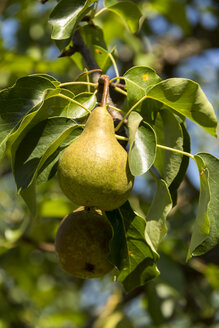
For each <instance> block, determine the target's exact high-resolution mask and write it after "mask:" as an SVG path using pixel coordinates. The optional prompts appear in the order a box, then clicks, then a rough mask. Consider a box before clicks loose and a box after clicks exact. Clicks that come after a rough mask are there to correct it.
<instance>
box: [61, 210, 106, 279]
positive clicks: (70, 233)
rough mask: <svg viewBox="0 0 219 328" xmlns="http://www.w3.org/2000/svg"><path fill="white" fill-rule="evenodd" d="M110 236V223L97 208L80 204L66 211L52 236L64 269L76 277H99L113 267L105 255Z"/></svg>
mask: <svg viewBox="0 0 219 328" xmlns="http://www.w3.org/2000/svg"><path fill="white" fill-rule="evenodd" d="M111 238H112V227H111V225H110V223H109V221H108V219H107V218H106V216H105V215H104V214H103V213H102V212H101V211H100V210H99V211H98V210H95V209H93V208H91V209H86V208H85V209H84V208H83V207H82V208H80V209H78V210H76V211H74V212H73V213H71V214H69V215H67V216H66V217H65V218H64V219H63V220H62V222H61V224H60V226H59V228H58V231H57V234H56V239H55V247H56V252H57V254H58V257H59V260H60V263H61V265H62V267H63V269H64V270H65V271H67V272H68V273H70V274H72V275H73V276H75V277H77V278H82V279H87V278H97V277H102V276H103V275H105V274H106V273H108V272H109V271H110V270H112V269H113V265H112V264H111V263H110V262H109V260H108V259H107V257H108V255H109V242H110V240H111Z"/></svg>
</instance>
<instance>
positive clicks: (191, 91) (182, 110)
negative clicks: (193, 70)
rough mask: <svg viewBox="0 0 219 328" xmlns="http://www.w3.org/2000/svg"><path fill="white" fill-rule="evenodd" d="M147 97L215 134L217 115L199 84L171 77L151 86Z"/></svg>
mask: <svg viewBox="0 0 219 328" xmlns="http://www.w3.org/2000/svg"><path fill="white" fill-rule="evenodd" d="M148 97H149V98H152V99H154V100H158V101H160V102H161V103H163V104H164V105H165V106H167V107H168V108H169V109H171V110H173V111H174V112H177V113H179V114H181V115H183V116H185V117H187V118H189V119H190V120H192V121H194V122H195V123H197V124H199V125H200V126H202V127H203V128H204V129H205V130H206V131H207V132H209V133H210V134H211V135H213V136H216V135H217V134H216V127H217V117H216V115H215V112H214V109H213V107H212V105H211V103H210V102H209V101H208V99H207V97H206V96H205V94H204V92H203V91H202V89H201V88H200V86H199V85H198V84H197V83H196V82H194V81H191V80H187V79H179V78H172V79H168V80H165V81H162V82H160V83H158V84H157V85H155V86H154V87H152V88H151V89H150V90H149V92H148Z"/></svg>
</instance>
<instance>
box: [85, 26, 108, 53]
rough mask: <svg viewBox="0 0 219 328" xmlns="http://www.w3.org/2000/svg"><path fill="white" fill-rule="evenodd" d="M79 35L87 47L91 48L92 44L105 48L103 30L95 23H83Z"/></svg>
mask: <svg viewBox="0 0 219 328" xmlns="http://www.w3.org/2000/svg"><path fill="white" fill-rule="evenodd" d="M79 31H80V35H81V37H82V38H83V40H84V42H85V44H86V45H87V46H88V48H89V49H93V47H94V45H96V46H100V47H101V48H104V49H106V43H105V41H104V35H103V31H102V29H101V28H100V27H98V26H96V25H85V26H82V27H80V29H79Z"/></svg>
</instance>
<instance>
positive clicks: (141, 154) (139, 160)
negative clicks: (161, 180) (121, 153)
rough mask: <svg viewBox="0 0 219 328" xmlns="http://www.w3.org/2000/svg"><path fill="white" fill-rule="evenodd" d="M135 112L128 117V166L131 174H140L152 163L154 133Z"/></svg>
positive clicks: (154, 148) (154, 150) (154, 147)
mask: <svg viewBox="0 0 219 328" xmlns="http://www.w3.org/2000/svg"><path fill="white" fill-rule="evenodd" d="M142 120H143V118H142V117H141V115H140V114H138V113H137V112H132V113H131V114H130V115H129V118H128V129H129V143H130V147H129V155H128V160H129V167H130V171H131V173H132V175H134V176H137V175H142V174H144V173H145V172H147V171H148V170H149V168H150V167H151V165H152V164H153V163H154V160H155V155H156V135H155V133H154V131H153V129H152V128H151V127H150V125H149V124H147V123H145V122H143V121H142Z"/></svg>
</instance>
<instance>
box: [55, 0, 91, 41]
mask: <svg viewBox="0 0 219 328" xmlns="http://www.w3.org/2000/svg"><path fill="white" fill-rule="evenodd" d="M94 2H96V0H87V1H86V0H74V1H69V0H61V1H59V3H58V4H57V5H56V7H55V8H54V10H53V11H52V13H51V15H50V18H49V23H50V24H51V25H52V27H53V29H52V39H55V40H66V39H69V38H70V37H71V35H72V33H73V31H74V29H75V27H76V26H77V24H78V22H79V21H80V20H81V19H82V18H83V17H84V16H85V15H86V13H87V11H88V10H89V7H90V6H91V5H92V4H93V3H94Z"/></svg>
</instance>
